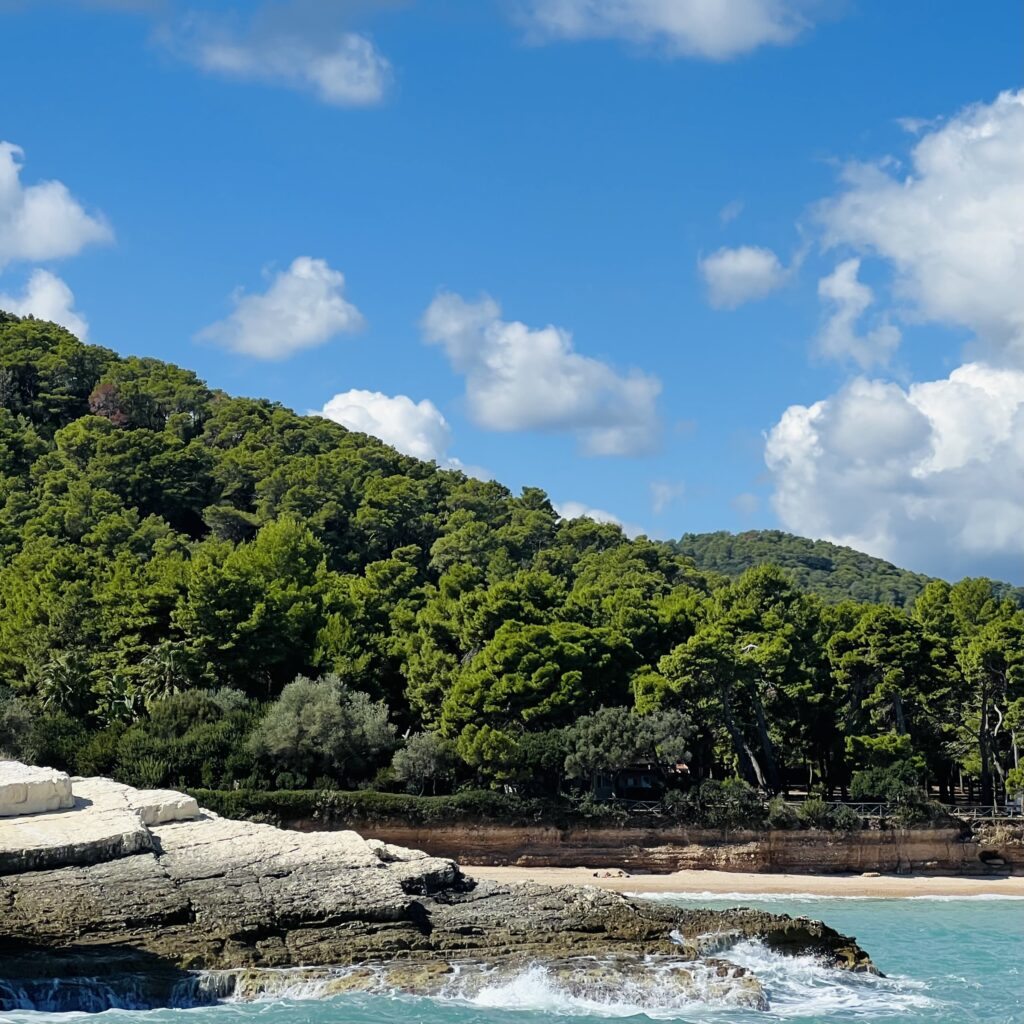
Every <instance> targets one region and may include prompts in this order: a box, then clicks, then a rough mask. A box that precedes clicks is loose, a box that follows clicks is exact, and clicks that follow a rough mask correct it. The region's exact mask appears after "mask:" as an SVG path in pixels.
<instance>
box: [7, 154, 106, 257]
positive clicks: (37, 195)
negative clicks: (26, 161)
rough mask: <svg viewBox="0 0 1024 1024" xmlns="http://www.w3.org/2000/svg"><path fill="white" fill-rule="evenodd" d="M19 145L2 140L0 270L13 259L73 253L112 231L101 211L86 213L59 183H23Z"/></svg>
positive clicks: (100, 240) (103, 239) (104, 238)
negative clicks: (98, 213) (99, 212)
mask: <svg viewBox="0 0 1024 1024" xmlns="http://www.w3.org/2000/svg"><path fill="white" fill-rule="evenodd" d="M23 157H24V152H23V150H22V149H21V147H20V146H15V145H14V144H13V143H11V142H0V268H3V267H4V266H5V265H6V264H8V263H12V262H14V261H15V260H25V261H39V260H52V259H60V258H62V257H65V256H74V255H75V253H77V252H79V251H81V250H82V249H83V248H85V246H87V245H90V244H92V243H94V242H109V241H111V240H112V239H113V237H114V236H113V232H112V231H111V229H110V226H109V225H108V224H107V222H106V220H104V218H103V217H102V216H101V215H92V214H88V213H86V212H85V210H84V209H83V208H82V205H81V204H80V203H79V202H78V200H77V199H75V198H74V196H72V194H71V193H70V192H69V191H68V188H67V186H66V185H64V184H63V183H62V182H60V181H42V182H39V183H37V184H34V185H23V184H22V182H21V168H22V158H23Z"/></svg>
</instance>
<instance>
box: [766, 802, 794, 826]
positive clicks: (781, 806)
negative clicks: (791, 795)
mask: <svg viewBox="0 0 1024 1024" xmlns="http://www.w3.org/2000/svg"><path fill="white" fill-rule="evenodd" d="M799 824H800V819H799V818H798V817H797V813H796V811H795V810H794V809H793V807H792V805H791V804H788V803H786V801H785V800H783V799H782V797H781V796H777V797H775V798H774V799H773V800H770V801H769V803H768V827H769V828H774V829H779V830H787V831H788V830H789V829H794V828H796V827H797V826H798V825H799Z"/></svg>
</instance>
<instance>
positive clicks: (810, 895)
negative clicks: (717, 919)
mask: <svg viewBox="0 0 1024 1024" xmlns="http://www.w3.org/2000/svg"><path fill="white" fill-rule="evenodd" d="M624 895H626V896H632V897H634V898H635V899H642V900H654V901H659V902H660V901H667V902H670V903H678V902H683V901H685V902H691V901H696V900H699V901H701V902H702V903H706V902H707V901H708V900H728V901H731V902H737V901H738V902H743V903H750V902H757V903H816V902H832V901H833V900H835V901H837V902H839V901H843V900H855V901H858V902H863V901H871V900H875V901H879V900H882V901H885V902H889V901H891V900H924V901H932V902H935V903H988V902H992V903H1002V902H1010V903H1012V902H1014V901H1024V896H1017V895H1011V894H999V893H974V894H969V895H965V896H955V895H945V894H943V895H925V896H882V895H879V896H848V895H836V894H828V895H826V894H825V893H818V892H712V891H711V890H702V891H696V890H694V891H680V892H627V893H625V894H624Z"/></svg>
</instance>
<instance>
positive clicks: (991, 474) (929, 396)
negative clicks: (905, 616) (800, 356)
mask: <svg viewBox="0 0 1024 1024" xmlns="http://www.w3.org/2000/svg"><path fill="white" fill-rule="evenodd" d="M765 458H766V462H767V464H768V468H769V470H770V471H771V473H772V476H773V479H774V483H775V494H774V499H773V501H774V506H775V510H776V512H777V514H778V515H779V518H780V519H781V520H782V522H783V523H784V524H785V525H786V527H788V528H789V529H791V530H794V531H796V532H799V533H802V534H806V535H808V536H812V537H821V538H825V539H827V540H831V541H834V542H836V543H839V544H848V545H850V546H852V547H855V548H859V549H861V550H864V551H868V552H870V553H871V554H874V555H878V556H880V557H884V558H889V559H891V560H893V561H896V562H898V563H901V564H905V565H909V566H911V567H912V568H918V569H921V570H924V571H928V572H933V573H937V574H944V575H951V576H956V575H962V574H964V573H965V572H970V573H977V572H988V573H990V574H992V575H995V576H1000V577H1002V578H1006V577H1016V578H1018V579H1019V578H1020V576H1021V571H1022V566H1021V563H1020V558H1021V537H1022V536H1024V371H1021V370H1017V369H1014V368H1007V367H1003V368H1000V367H993V366H989V365H986V364H983V363H967V364H965V365H963V366H960V367H958V368H957V369H956V370H954V371H953V372H952V373H951V374H950V375H949V377H947V378H944V379H941V380H934V381H926V382H923V383H917V384H912V385H910V386H909V387H908V388H906V389H904V388H902V387H900V386H899V385H897V384H893V383H888V382H884V381H879V380H867V379H864V378H858V379H857V380H854V381H853V382H851V383H850V384H849V385H848V386H847V387H845V388H844V389H842V390H841V391H840V392H838V393H837V394H835V395H833V396H831V397H830V398H827V399H824V400H822V401H820V402H816V403H814V404H813V405H810V406H804V405H793V406H790V408H788V409H787V410H786V412H785V413H784V414H783V416H782V418H781V419H780V421H779V422H778V423H777V424H776V425H775V427H774V428H773V429H772V431H771V433H770V434H769V435H768V440H767V446H766V452H765Z"/></svg>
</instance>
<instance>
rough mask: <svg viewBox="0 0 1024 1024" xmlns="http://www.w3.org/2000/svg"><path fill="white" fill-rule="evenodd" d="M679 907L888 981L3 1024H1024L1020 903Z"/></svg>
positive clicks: (776, 981)
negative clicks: (863, 960) (782, 919)
mask: <svg viewBox="0 0 1024 1024" xmlns="http://www.w3.org/2000/svg"><path fill="white" fill-rule="evenodd" d="M658 898H659V899H666V900H671V901H672V902H674V903H678V904H679V905H680V906H693V905H698V906H714V907H730V906H736V905H738V904H739V903H742V904H743V905H746V906H754V907H761V908H763V909H766V910H771V911H775V912H785V913H789V914H793V915H805V916H810V917H817V918H821V919H823V920H825V921H827V922H828V923H829V924H831V925H832V926H833V927H835V928H837V929H839V930H840V931H842V932H845V933H847V934H850V935H855V936H856V937H857V939H858V940H859V941H860V943H861V944H862V945H863V946H864V948H865V949H867V950H868V951H869V952H870V953H871V955H872V957H873V958H874V960H875V962H876V964H877V965H878V966H879V967H880V968H881V970H882V971H884V972H885V973H886V975H887V977H886V978H884V979H883V978H875V977H871V976H866V975H849V974H844V973H843V972H838V971H832V970H828V969H825V968H823V967H821V966H820V965H818V964H816V963H814V962H813V961H811V960H809V959H793V958H790V957H781V956H777V955H774V954H771V953H769V952H768V951H767V950H765V949H763V948H762V947H760V946H758V945H757V944H754V943H741V944H740V945H739V946H736V947H734V948H733V949H732V950H731V951H730V952H729V953H726V954H724V955H726V956H728V957H729V959H731V960H734V961H736V962H738V963H741V964H743V965H745V966H748V967H750V968H751V969H752V970H753V971H754V972H755V973H756V974H757V975H758V977H760V978H761V979H762V981H763V982H764V983H765V985H766V987H767V989H768V995H769V998H770V1000H771V1009H770V1010H768V1011H766V1012H759V1011H755V1010H748V1009H737V1008H734V1007H727V1006H715V1005H708V1004H706V1003H702V1002H690V1003H681V1002H679V1001H678V1000H676V1001H673V1002H670V1003H668V1004H660V1005H659V1003H658V1000H657V998H656V997H655V998H653V999H652V998H648V999H647V1000H646V1001H644V1002H639V1001H638V1000H637V999H636V998H635V997H632V996H631V995H630V994H629V993H625V992H624V993H622V995H621V998H618V999H616V1000H614V1001H608V1000H607V999H603V1000H601V1001H595V1000H588V999H586V998H585V997H579V996H570V995H568V994H566V993H565V992H563V991H560V990H559V989H558V987H557V985H555V984H553V983H552V982H551V980H550V979H549V978H548V977H547V976H546V974H545V972H544V970H543V967H542V966H539V965H538V966H535V967H533V968H531V969H527V970H524V971H523V972H522V974H521V975H519V976H518V977H517V978H515V979H514V980H513V981H511V982H507V983H504V984H501V985H495V986H494V987H492V988H490V989H485V990H484V991H482V992H480V993H478V994H477V995H476V996H474V997H473V998H472V1000H469V1001H465V1000H460V999H458V998H448V999H424V998H413V997H410V996H369V995H348V996H341V997H334V998H331V999H275V1000H273V1001H267V1002H257V1003H227V1004H222V1005H219V1006H214V1007H205V1008H200V1009H190V1010H153V1011H147V1012H129V1011H121V1010H117V1011H107V1012H105V1013H102V1014H98V1015H87V1014H53V1013H44V1012H30V1011H18V1012H13V1013H0V1024H71V1022H72V1021H73V1022H75V1024H88V1022H90V1021H95V1022H96V1024H250V1022H251V1024H547V1022H553V1021H557V1024H568V1021H567V1018H568V1019H569V1020H572V1019H578V1020H581V1021H593V1020H594V1019H595V1018H600V1019H604V1020H607V1019H608V1018H623V1017H629V1018H632V1019H634V1020H636V1021H638V1022H643V1021H645V1020H657V1021H659V1022H661V1021H671V1020H678V1021H683V1022H687V1024H699V1022H708V1024H754V1022H757V1021H765V1022H767V1021H790V1020H792V1021H800V1022H804V1024H819V1022H820V1024H825V1022H828V1024H832V1022H842V1021H859V1022H865V1021H872V1022H873V1021H884V1022H891V1024H901V1022H907V1024H911V1022H913V1024H917V1022H927V1024H973V1022H978V1024H1024V902H1021V901H1019V900H1012V899H983V898H975V899H903V900H873V899H823V898H816V897H807V898H799V897H797V898H793V897H786V898H781V897H757V898H753V897H744V898H738V897H730V898H724V899H723V898H717V897H708V896H700V897H695V896H690V897H687V896H664V897H658Z"/></svg>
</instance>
